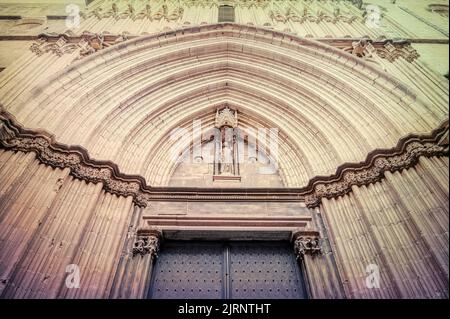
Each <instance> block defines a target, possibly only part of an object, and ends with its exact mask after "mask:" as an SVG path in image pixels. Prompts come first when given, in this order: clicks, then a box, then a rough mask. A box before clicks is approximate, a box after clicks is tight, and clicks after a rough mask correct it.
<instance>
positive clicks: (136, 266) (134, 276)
mask: <svg viewBox="0 0 450 319" xmlns="http://www.w3.org/2000/svg"><path fill="white" fill-rule="evenodd" d="M161 239H162V232H161V231H159V230H157V229H139V230H138V231H137V232H136V235H135V237H134V240H133V242H132V244H131V245H130V246H132V247H131V249H130V250H129V251H128V254H127V255H128V256H127V258H126V260H124V264H123V266H121V268H122V269H121V270H120V275H119V276H118V277H119V278H118V279H117V281H116V283H115V289H114V291H113V294H112V295H111V297H112V298H127V299H130V298H131V299H141V298H146V297H147V294H148V291H149V287H150V281H151V277H152V270H153V264H154V261H155V259H156V258H157V257H158V251H159V245H160V242H161ZM130 246H129V247H130Z"/></svg>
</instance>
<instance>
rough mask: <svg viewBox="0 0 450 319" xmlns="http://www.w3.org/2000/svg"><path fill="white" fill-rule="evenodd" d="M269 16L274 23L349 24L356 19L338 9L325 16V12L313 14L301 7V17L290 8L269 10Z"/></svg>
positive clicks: (320, 11)
mask: <svg viewBox="0 0 450 319" xmlns="http://www.w3.org/2000/svg"><path fill="white" fill-rule="evenodd" d="M269 16H270V18H271V19H272V21H274V22H282V23H287V22H298V23H304V22H314V23H320V22H331V23H333V24H336V23H337V22H345V23H348V24H351V23H352V22H354V21H355V20H357V17H356V16H354V15H351V14H349V15H345V14H342V12H341V11H340V9H339V8H336V9H335V10H334V12H333V14H332V15H330V14H327V13H326V12H325V11H322V10H319V11H318V12H316V14H313V13H312V12H311V11H310V10H309V9H308V8H307V7H303V12H302V14H301V15H298V14H296V13H295V12H294V11H293V10H292V9H291V8H288V9H287V10H286V11H285V12H281V11H279V10H271V11H270V12H269Z"/></svg>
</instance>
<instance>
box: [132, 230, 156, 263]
mask: <svg viewBox="0 0 450 319" xmlns="http://www.w3.org/2000/svg"><path fill="white" fill-rule="evenodd" d="M161 238H162V234H161V232H159V231H157V230H149V231H145V230H143V231H142V230H141V231H138V233H137V234H136V239H135V241H134V243H133V257H135V256H137V255H140V256H145V255H147V254H149V255H150V258H151V259H153V258H157V257H158V251H159V245H160V241H161Z"/></svg>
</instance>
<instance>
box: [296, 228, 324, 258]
mask: <svg viewBox="0 0 450 319" xmlns="http://www.w3.org/2000/svg"><path fill="white" fill-rule="evenodd" d="M293 244H294V251H295V256H296V257H297V259H298V260H303V259H304V258H305V255H311V256H316V255H319V254H321V252H322V248H321V241H320V238H319V234H301V233H299V234H295V235H294V241H293Z"/></svg>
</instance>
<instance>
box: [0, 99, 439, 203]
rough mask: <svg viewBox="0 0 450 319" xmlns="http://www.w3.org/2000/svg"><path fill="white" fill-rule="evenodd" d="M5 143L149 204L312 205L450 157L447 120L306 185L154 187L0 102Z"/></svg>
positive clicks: (1, 136) (2, 143)
mask: <svg viewBox="0 0 450 319" xmlns="http://www.w3.org/2000/svg"><path fill="white" fill-rule="evenodd" d="M0 146H1V147H2V148H5V149H9V150H12V151H22V152H34V153H36V158H37V159H38V160H39V161H40V162H41V163H43V164H46V165H50V166H52V167H56V168H69V169H70V174H71V175H72V176H74V177H76V178H79V179H81V180H85V181H87V182H92V183H102V185H103V189H104V190H105V191H107V192H109V193H112V194H116V195H118V196H124V197H128V196H131V197H132V198H133V202H134V203H135V204H136V205H138V206H141V207H145V206H147V205H148V203H150V202H151V201H159V200H169V201H185V200H190V201H224V200H228V201H270V202H273V201H286V202H288V201H303V202H305V204H306V205H307V206H308V207H310V208H313V207H317V206H319V205H320V203H321V200H322V199H323V198H335V197H339V196H342V195H345V194H347V193H349V192H351V191H352V187H353V186H363V185H368V184H371V183H375V182H378V181H380V180H382V179H383V178H384V173H385V172H387V171H389V172H395V171H401V170H403V169H407V168H410V167H412V166H414V165H415V164H416V163H417V161H418V160H419V158H420V157H421V156H426V157H432V156H448V120H446V121H445V122H444V123H442V124H441V125H440V126H439V128H437V129H436V130H434V131H432V132H431V133H429V134H422V135H418V134H410V135H408V136H406V137H404V138H402V139H401V140H400V141H399V142H398V144H397V146H396V147H394V148H391V149H377V150H374V151H372V152H371V153H369V154H368V156H367V158H366V160H365V161H364V162H360V163H346V164H343V165H341V166H339V167H338V168H337V171H336V173H335V174H333V175H331V176H317V177H314V178H312V179H311V180H310V181H309V183H308V184H307V185H306V186H305V187H302V188H271V189H261V188H254V189H251V188H246V189H240V188H227V189H223V188H222V189H221V188H189V187H184V188H181V187H150V186H148V185H147V184H146V181H145V179H144V178H143V177H142V176H138V175H126V174H123V173H121V172H120V171H119V168H118V167H117V165H116V164H114V163H112V162H110V161H97V160H94V159H91V158H90V157H89V155H88V152H87V151H86V150H85V149H84V148H82V147H80V146H68V145H65V144H61V143H58V142H56V141H55V139H54V137H53V136H52V135H50V134H49V133H47V132H45V131H36V130H34V131H33V130H27V129H25V128H23V127H22V126H21V125H19V124H18V123H17V121H16V120H15V119H14V117H13V116H12V115H11V114H9V113H8V112H6V111H4V110H3V108H1V107H0Z"/></svg>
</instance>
